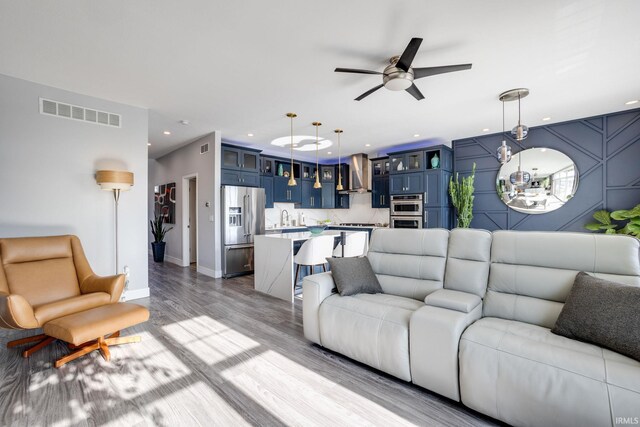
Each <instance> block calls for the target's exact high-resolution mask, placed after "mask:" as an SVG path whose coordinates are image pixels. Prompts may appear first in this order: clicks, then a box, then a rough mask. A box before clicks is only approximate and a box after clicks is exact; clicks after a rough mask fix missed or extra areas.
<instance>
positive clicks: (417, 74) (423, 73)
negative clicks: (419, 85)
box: [413, 64, 471, 80]
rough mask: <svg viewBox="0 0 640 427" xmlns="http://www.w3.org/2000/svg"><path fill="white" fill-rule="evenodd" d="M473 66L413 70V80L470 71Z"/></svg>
mask: <svg viewBox="0 0 640 427" xmlns="http://www.w3.org/2000/svg"><path fill="white" fill-rule="evenodd" d="M470 68H471V64H460V65H443V66H442V67H424V68H414V69H413V79H414V80H415V79H421V78H423V77H428V76H435V75H436V74H444V73H453V72H454V71H462V70H469V69H470Z"/></svg>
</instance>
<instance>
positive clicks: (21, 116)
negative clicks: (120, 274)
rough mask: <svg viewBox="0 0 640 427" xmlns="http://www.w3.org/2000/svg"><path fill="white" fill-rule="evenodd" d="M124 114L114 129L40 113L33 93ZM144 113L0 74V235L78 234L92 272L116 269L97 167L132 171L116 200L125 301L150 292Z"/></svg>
mask: <svg viewBox="0 0 640 427" xmlns="http://www.w3.org/2000/svg"><path fill="white" fill-rule="evenodd" d="M40 97H43V98H48V99H53V100H56V101H62V102H68V103H70V104H74V105H80V106H84V107H90V108H95V109H98V110H103V111H109V112H113V113H118V114H121V115H122V127H121V128H113V127H107V126H101V125H96V124H91V123H86V122H80V121H76V120H70V119H63V118H59V117H52V116H47V115H43V114H40V113H39V98H40ZM147 136H148V114H147V110H146V109H143V108H137V107H132V106H128V105H123V104H117V103H114V102H109V101H105V100H102V99H98V98H92V97H89V96H84V95H79V94H76V93H72V92H67V91H64V90H60V89H56V88H52V87H48V86H43V85H39V84H36V83H32V82H28V81H25V80H20V79H16V78H13V77H8V76H5V75H0V182H1V183H2V186H1V187H0V200H2V203H0V236H2V237H18V236H44V235H56V234H76V235H78V237H80V240H81V241H82V245H83V247H84V249H85V252H86V254H87V257H88V259H89V262H90V263H91V266H92V267H93V269H94V270H95V272H96V273H97V274H100V275H109V274H114V273H115V271H114V270H115V250H114V246H115V242H114V236H115V234H114V201H113V195H112V193H111V192H106V191H101V190H100V187H98V185H97V184H96V181H95V171H96V170H98V169H125V170H128V171H131V172H133V173H134V182H135V184H134V186H133V188H132V189H131V190H130V191H128V192H123V193H122V195H121V197H120V215H119V218H120V224H119V227H120V266H121V268H122V266H124V265H128V266H129V267H130V269H131V277H130V283H129V292H128V295H127V298H128V299H131V298H137V297H144V296H146V295H148V271H147V239H146V237H147V236H146V229H147V223H146V218H147V203H146V195H147Z"/></svg>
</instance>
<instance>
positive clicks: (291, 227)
mask: <svg viewBox="0 0 640 427" xmlns="http://www.w3.org/2000/svg"><path fill="white" fill-rule="evenodd" d="M310 225H311V224H310ZM327 227H340V228H371V229H376V228H389V226H387V227H380V226H377V225H340V224H330V225H328V226H327ZM306 228H307V225H292V226H290V227H287V226H284V227H281V226H277V227H271V228H265V231H280V230H304V229H306Z"/></svg>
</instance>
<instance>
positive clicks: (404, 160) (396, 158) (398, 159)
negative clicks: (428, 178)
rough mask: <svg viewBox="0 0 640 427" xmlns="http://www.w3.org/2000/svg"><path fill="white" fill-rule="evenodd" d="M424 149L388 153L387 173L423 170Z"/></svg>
mask: <svg viewBox="0 0 640 427" xmlns="http://www.w3.org/2000/svg"><path fill="white" fill-rule="evenodd" d="M424 161H425V155H424V151H423V150H420V151H409V152H406V151H401V152H397V153H391V154H389V173H390V174H392V175H393V174H398V173H411V172H422V171H423V170H424Z"/></svg>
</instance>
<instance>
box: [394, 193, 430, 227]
mask: <svg viewBox="0 0 640 427" xmlns="http://www.w3.org/2000/svg"><path fill="white" fill-rule="evenodd" d="M422 224H423V199H422V194H407V195H402V196H391V228H422Z"/></svg>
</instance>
